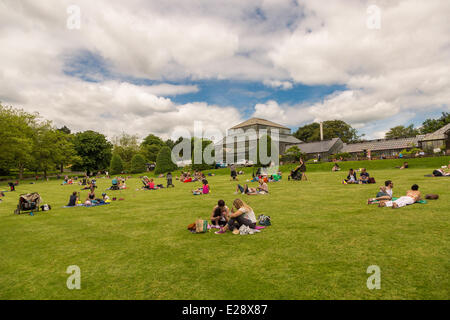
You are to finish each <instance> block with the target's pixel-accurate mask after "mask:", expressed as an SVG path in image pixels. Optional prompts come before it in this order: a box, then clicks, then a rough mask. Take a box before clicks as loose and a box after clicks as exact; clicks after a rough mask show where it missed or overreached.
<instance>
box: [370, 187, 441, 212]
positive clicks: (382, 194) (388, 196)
mask: <svg viewBox="0 0 450 320" xmlns="http://www.w3.org/2000/svg"><path fill="white" fill-rule="evenodd" d="M393 189H394V183H393V182H392V181H391V180H387V181H385V182H384V186H381V187H380V190H379V191H378V193H377V195H376V197H375V198H369V199H368V200H367V204H376V203H377V204H378V206H379V207H391V208H392V209H397V208H401V207H405V206H407V205H411V204H414V203H417V202H422V199H421V193H420V191H419V186H418V185H417V184H413V185H412V186H411V189H410V190H408V191H406V195H405V196H402V197H400V198H397V199H395V198H394V192H393ZM438 198H439V195H437V194H427V195H426V196H425V199H431V200H436V199H438Z"/></svg>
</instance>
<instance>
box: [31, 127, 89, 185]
mask: <svg viewBox="0 0 450 320" xmlns="http://www.w3.org/2000/svg"><path fill="white" fill-rule="evenodd" d="M34 130H35V134H34V144H33V152H32V156H33V159H34V161H35V164H34V166H35V168H39V169H41V170H42V171H44V178H47V172H48V171H49V170H51V169H55V168H56V167H57V166H62V165H63V164H64V163H69V162H71V161H72V160H80V158H79V157H77V156H76V153H75V149H74V146H73V144H72V142H71V141H70V140H69V139H68V135H67V134H65V133H63V132H62V131H59V130H55V129H53V128H52V126H51V122H50V121H44V122H42V123H39V124H37V125H36V126H35V128H34Z"/></svg>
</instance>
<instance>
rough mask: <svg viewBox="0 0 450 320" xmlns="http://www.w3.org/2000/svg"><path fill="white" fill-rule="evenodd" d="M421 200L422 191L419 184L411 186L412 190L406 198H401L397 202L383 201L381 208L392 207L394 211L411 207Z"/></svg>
mask: <svg viewBox="0 0 450 320" xmlns="http://www.w3.org/2000/svg"><path fill="white" fill-rule="evenodd" d="M419 200H420V191H419V186H418V185H417V184H413V185H412V186H411V190H408V191H406V196H403V197H400V198H398V199H397V200H395V201H381V202H380V203H379V204H378V206H379V207H391V208H392V209H397V208H401V207H404V206H407V205H411V204H414V203H416V202H417V201H419Z"/></svg>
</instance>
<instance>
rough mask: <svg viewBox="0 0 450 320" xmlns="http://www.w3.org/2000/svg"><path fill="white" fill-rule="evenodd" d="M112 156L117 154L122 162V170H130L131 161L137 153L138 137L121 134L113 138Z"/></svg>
mask: <svg viewBox="0 0 450 320" xmlns="http://www.w3.org/2000/svg"><path fill="white" fill-rule="evenodd" d="M113 146H114V147H113V154H118V155H119V156H120V158H122V161H123V162H124V168H125V169H130V166H131V159H132V158H133V157H134V156H135V155H136V154H137V153H138V152H139V143H138V136H136V135H129V134H126V133H124V132H123V133H122V134H121V135H119V136H115V137H114V138H113Z"/></svg>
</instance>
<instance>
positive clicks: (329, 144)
mask: <svg viewBox="0 0 450 320" xmlns="http://www.w3.org/2000/svg"><path fill="white" fill-rule="evenodd" d="M343 145H344V143H343V142H342V140H341V139H340V138H333V139H331V140H324V141H315V142H310V143H300V144H294V145H290V146H289V147H288V148H290V147H292V146H297V147H298V148H299V149H300V151H301V152H302V153H305V154H306V155H307V157H308V158H316V157H318V156H319V155H320V158H321V160H328V159H329V157H330V156H331V155H332V154H336V153H339V152H341V150H342V147H343Z"/></svg>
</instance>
